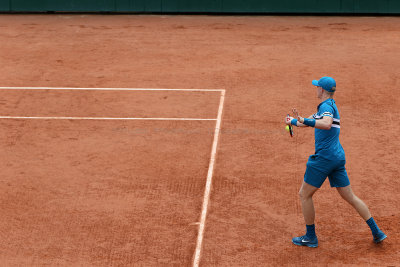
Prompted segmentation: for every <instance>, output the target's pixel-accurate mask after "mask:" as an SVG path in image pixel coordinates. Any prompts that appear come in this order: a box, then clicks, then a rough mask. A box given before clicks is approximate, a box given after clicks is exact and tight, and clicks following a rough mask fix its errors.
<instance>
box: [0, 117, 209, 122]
mask: <svg viewBox="0 0 400 267" xmlns="http://www.w3.org/2000/svg"><path fill="white" fill-rule="evenodd" d="M0 119H34V120H149V121H150V120H151V121H216V120H217V119H200V118H109V117H22V116H0Z"/></svg>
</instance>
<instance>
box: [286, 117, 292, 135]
mask: <svg viewBox="0 0 400 267" xmlns="http://www.w3.org/2000/svg"><path fill="white" fill-rule="evenodd" d="M286 118H290V115H289V114H287V116H286ZM288 126H289V134H290V137H293V128H292V125H290V124H289V125H288Z"/></svg>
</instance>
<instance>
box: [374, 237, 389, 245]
mask: <svg viewBox="0 0 400 267" xmlns="http://www.w3.org/2000/svg"><path fill="white" fill-rule="evenodd" d="M386 237H387V235H384V236H382V237H381V238H379V239H378V240H374V242H375V243H377V244H378V243H381V242H382V241H383V240H385V239H386Z"/></svg>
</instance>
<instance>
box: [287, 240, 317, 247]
mask: <svg viewBox="0 0 400 267" xmlns="http://www.w3.org/2000/svg"><path fill="white" fill-rule="evenodd" d="M292 243H293V244H295V245H297V246H303V247H309V248H316V247H318V244H310V243H295V242H294V241H293V240H292Z"/></svg>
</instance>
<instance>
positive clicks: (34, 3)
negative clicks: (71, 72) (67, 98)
mask: <svg viewBox="0 0 400 267" xmlns="http://www.w3.org/2000/svg"><path fill="white" fill-rule="evenodd" d="M0 11H3V12H9V11H11V12H47V11H60V12H140V13H147V12H149V13H151V12H157V13H169V12H174V13H175V12H182V13H183V12H194V13H349V14H352V13H358V14H370V13H374V14H400V0H0Z"/></svg>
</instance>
